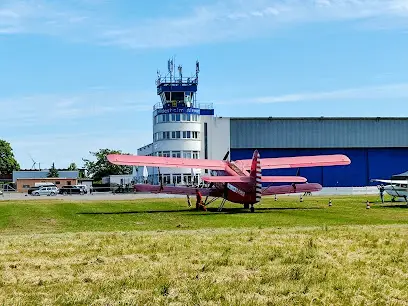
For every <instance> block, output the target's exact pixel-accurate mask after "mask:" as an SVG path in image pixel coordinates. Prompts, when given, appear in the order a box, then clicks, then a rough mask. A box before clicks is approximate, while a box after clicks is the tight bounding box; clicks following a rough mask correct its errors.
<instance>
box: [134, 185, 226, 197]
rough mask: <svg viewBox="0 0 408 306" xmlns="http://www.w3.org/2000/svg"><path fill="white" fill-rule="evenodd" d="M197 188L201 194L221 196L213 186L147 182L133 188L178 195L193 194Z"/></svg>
mask: <svg viewBox="0 0 408 306" xmlns="http://www.w3.org/2000/svg"><path fill="white" fill-rule="evenodd" d="M196 189H198V190H199V191H200V193H201V195H203V196H214V197H220V196H222V192H221V191H219V190H217V189H214V188H196V187H179V186H163V187H161V186H159V185H148V184H136V185H134V190H135V191H136V192H149V193H165V194H179V195H195V194H196Z"/></svg>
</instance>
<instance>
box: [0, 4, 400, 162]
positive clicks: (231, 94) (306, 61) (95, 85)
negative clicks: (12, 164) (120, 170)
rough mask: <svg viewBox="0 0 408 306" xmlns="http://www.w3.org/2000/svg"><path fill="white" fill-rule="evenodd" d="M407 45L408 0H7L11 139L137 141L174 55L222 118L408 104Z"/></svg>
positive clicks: (75, 149)
mask: <svg viewBox="0 0 408 306" xmlns="http://www.w3.org/2000/svg"><path fill="white" fill-rule="evenodd" d="M407 54H408V1H407V0H381V1H380V0H274V1H272V0H252V1H242V0H222V1H217V0H209V1H200V0H193V1H191V0H190V1H186V0H179V1H164V0H155V1H131V0H127V1H125V0H115V1H114V0H64V1H57V0H0V107H1V108H0V114H1V118H0V131H1V132H0V138H2V139H5V140H7V141H9V142H10V143H11V144H12V147H13V149H14V153H15V155H16V157H17V159H18V161H19V162H20V164H21V166H22V167H24V168H30V167H31V164H32V161H31V158H30V156H32V157H33V158H34V159H35V160H36V161H37V162H40V163H41V167H49V166H50V165H51V163H52V162H55V164H56V166H57V167H66V166H68V164H69V163H70V162H76V163H77V164H78V165H82V161H81V159H82V157H85V158H86V157H89V154H88V153H89V151H96V150H98V149H99V148H112V149H120V150H122V151H124V152H129V153H136V151H137V148H138V147H140V146H142V145H145V144H147V143H149V142H150V141H151V138H152V106H153V105H154V104H155V103H156V102H158V98H157V96H156V88H155V78H156V70H157V69H160V70H161V71H165V70H166V68H167V59H168V58H169V57H172V56H175V58H176V63H177V64H182V65H183V71H184V74H189V73H190V72H191V73H192V72H194V69H195V61H196V59H198V60H199V61H200V69H201V73H200V84H199V92H198V99H199V101H200V102H202V103H206V102H211V103H214V106H215V109H216V115H218V116H238V117H239V116H408V107H407V105H408V104H407V102H408V74H407V71H408V57H407Z"/></svg>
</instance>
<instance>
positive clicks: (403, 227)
mask: <svg viewBox="0 0 408 306" xmlns="http://www.w3.org/2000/svg"><path fill="white" fill-rule="evenodd" d="M368 199H369V200H370V201H371V202H375V201H378V199H377V197H368ZM366 200H367V197H333V206H332V207H328V205H327V203H328V198H321V197H314V196H313V197H305V198H304V202H303V203H300V202H299V199H298V198H295V197H280V198H279V200H278V201H277V202H275V201H274V200H273V199H265V200H263V202H262V204H261V205H260V206H257V209H256V211H255V213H253V214H251V213H249V212H246V211H245V210H238V209H237V208H236V207H237V206H235V205H230V204H227V205H226V209H225V211H224V212H221V213H217V212H215V211H210V212H196V211H193V210H189V209H188V207H187V204H186V203H185V201H183V200H168V199H160V200H134V201H112V202H107V201H106V202H83V203H81V202H67V201H55V200H51V201H46V200H35V201H20V202H12V201H9V202H0V304H2V305H3V304H4V305H119V304H120V305H123V304H128V305H408V209H407V208H406V205H401V204H398V203H396V204H390V203H388V204H383V205H380V204H373V205H372V206H371V208H370V209H369V210H367V209H366V206H365V202H366ZM215 206H216V205H215Z"/></svg>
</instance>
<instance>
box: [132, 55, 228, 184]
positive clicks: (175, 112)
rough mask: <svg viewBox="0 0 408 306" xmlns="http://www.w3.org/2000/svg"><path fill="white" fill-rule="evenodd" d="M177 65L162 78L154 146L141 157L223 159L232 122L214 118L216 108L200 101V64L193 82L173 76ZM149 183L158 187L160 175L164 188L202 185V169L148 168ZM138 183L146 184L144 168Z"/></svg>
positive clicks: (143, 150)
mask: <svg viewBox="0 0 408 306" xmlns="http://www.w3.org/2000/svg"><path fill="white" fill-rule="evenodd" d="M173 71H174V65H173V63H172V61H169V74H168V75H167V76H166V77H164V78H162V77H161V76H160V75H159V76H158V79H157V82H156V85H157V94H158V95H159V96H160V99H161V102H159V103H157V104H156V105H154V107H153V118H152V119H153V142H152V143H151V144H148V145H146V146H144V147H142V148H140V149H138V152H137V153H138V155H142V156H146V155H150V156H162V157H176V158H193V159H222V158H223V157H224V156H225V154H226V153H227V152H228V151H229V149H230V147H229V144H230V141H229V138H230V125H229V119H228V118H226V119H223V118H216V117H214V109H213V105H212V104H199V103H197V101H196V93H197V86H198V73H199V64H198V62H197V63H196V74H195V76H194V77H191V78H183V77H182V68H181V66H179V75H180V76H179V78H176V77H174V75H173ZM147 170H148V173H149V176H148V182H149V183H153V184H157V183H158V182H159V180H158V173H159V171H160V174H161V176H162V181H163V183H164V184H175V185H185V184H191V183H192V182H193V181H194V182H195V183H197V182H200V177H201V175H202V171H201V170H200V169H184V168H161V169H158V168H152V167H148V168H147ZM137 177H138V182H142V181H143V168H141V167H139V169H138V175H137Z"/></svg>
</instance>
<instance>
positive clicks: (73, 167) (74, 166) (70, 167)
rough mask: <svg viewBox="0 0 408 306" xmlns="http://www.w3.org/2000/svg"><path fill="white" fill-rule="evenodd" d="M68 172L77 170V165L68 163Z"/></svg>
mask: <svg viewBox="0 0 408 306" xmlns="http://www.w3.org/2000/svg"><path fill="white" fill-rule="evenodd" d="M68 170H71V171H72V170H78V167H77V165H76V163H70V164H69V167H68Z"/></svg>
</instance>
